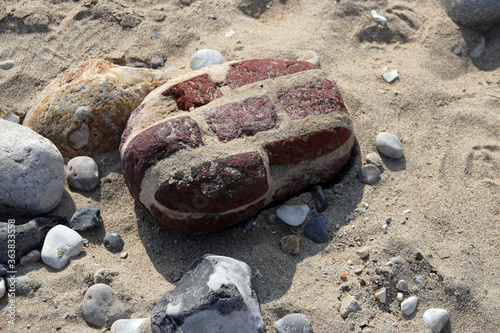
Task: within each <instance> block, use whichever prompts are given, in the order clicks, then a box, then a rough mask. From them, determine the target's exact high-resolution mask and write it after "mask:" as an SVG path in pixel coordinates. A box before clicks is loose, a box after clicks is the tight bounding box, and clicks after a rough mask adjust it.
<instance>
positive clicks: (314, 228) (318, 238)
mask: <svg viewBox="0 0 500 333" xmlns="http://www.w3.org/2000/svg"><path fill="white" fill-rule="evenodd" d="M327 225H328V219H327V218H326V217H324V216H316V217H313V218H312V219H310V220H309V222H307V224H306V226H305V227H304V236H306V237H307V238H309V239H310V240H312V241H313V242H315V243H327V242H328V241H329V240H330V235H328V230H327V227H326V226H327Z"/></svg>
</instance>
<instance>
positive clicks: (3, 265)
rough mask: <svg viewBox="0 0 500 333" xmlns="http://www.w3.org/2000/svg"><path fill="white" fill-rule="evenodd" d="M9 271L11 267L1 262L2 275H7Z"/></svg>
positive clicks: (0, 273) (0, 270) (0, 274)
mask: <svg viewBox="0 0 500 333" xmlns="http://www.w3.org/2000/svg"><path fill="white" fill-rule="evenodd" d="M8 271H9V267H7V265H5V264H0V276H4V275H7V272H8Z"/></svg>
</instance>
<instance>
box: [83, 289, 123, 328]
mask: <svg viewBox="0 0 500 333" xmlns="http://www.w3.org/2000/svg"><path fill="white" fill-rule="evenodd" d="M82 310H83V316H84V317H85V320H87V321H88V322H89V323H91V324H92V325H95V326H97V327H104V326H106V327H109V326H111V325H112V324H113V323H114V322H115V321H117V320H118V319H124V318H125V317H126V316H127V312H126V310H125V307H124V306H123V304H122V303H121V302H120V301H119V300H118V298H117V297H116V294H115V291H114V290H113V288H111V287H110V286H108V285H107V284H103V283H98V284H94V285H93V286H91V287H90V288H89V289H88V290H87V292H86V293H85V296H84V297H83V305H82Z"/></svg>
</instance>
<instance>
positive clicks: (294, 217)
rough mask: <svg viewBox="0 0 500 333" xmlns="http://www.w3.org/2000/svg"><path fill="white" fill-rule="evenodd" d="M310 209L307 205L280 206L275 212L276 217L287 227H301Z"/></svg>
mask: <svg viewBox="0 0 500 333" xmlns="http://www.w3.org/2000/svg"><path fill="white" fill-rule="evenodd" d="M310 210H311V209H310V208H309V206H307V205H302V206H281V207H280V208H278V209H277V210H276V215H278V217H279V218H280V219H282V220H283V222H285V223H286V224H288V225H291V226H294V227H296V226H298V225H301V224H302V223H303V222H304V221H305V220H306V217H307V214H308V213H309V211H310Z"/></svg>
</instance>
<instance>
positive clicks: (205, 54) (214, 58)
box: [189, 49, 226, 71]
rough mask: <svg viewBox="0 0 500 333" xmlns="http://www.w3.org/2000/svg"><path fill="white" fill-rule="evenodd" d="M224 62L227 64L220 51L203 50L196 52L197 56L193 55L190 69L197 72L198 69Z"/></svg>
mask: <svg viewBox="0 0 500 333" xmlns="http://www.w3.org/2000/svg"><path fill="white" fill-rule="evenodd" d="M223 62H226V59H224V56H223V55H222V54H221V53H220V52H219V51H216V50H211V49H203V50H199V51H196V52H195V54H193V56H192V57H191V61H190V62H189V67H191V69H192V70H195V71H196V70H198V69H202V68H203V67H208V66H212V65H218V64H222V63H223Z"/></svg>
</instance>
